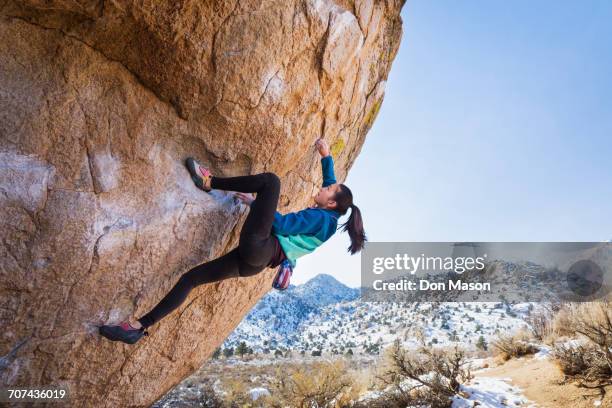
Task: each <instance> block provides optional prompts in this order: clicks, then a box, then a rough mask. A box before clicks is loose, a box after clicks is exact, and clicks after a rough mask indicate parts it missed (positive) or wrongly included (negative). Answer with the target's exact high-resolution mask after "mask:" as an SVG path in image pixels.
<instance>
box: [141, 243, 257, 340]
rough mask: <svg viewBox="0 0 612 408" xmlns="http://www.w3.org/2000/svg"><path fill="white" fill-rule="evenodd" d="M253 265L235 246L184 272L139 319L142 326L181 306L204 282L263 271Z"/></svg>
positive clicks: (148, 324) (145, 326) (150, 323)
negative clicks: (219, 255)
mask: <svg viewBox="0 0 612 408" xmlns="http://www.w3.org/2000/svg"><path fill="white" fill-rule="evenodd" d="M254 269H257V268H254V267H253V266H251V265H248V264H245V263H244V262H242V260H241V259H240V255H239V251H238V248H234V249H233V250H231V251H230V252H228V253H227V254H225V255H223V256H221V257H219V258H217V259H214V260H212V261H210V262H206V263H204V264H202V265H199V266H196V267H195V268H193V269H191V270H190V271H189V272H186V273H184V274H183V276H181V277H180V279H179V280H178V282H177V283H176V284H175V285H174V287H173V288H172V289H171V290H170V292H168V294H167V295H166V296H165V297H164V298H163V299H162V300H161V301H160V302H159V303H158V304H157V306H155V307H154V308H153V310H151V311H150V312H149V313H147V314H146V315H144V316H143V317H141V318H140V319H138V322H139V323H140V324H141V325H142V327H144V328H147V327H149V326H151V325H153V324H155V323H157V322H158V321H160V320H161V319H162V318H163V317H164V316H166V315H167V314H168V313H170V312H172V311H173V310H174V309H176V308H177V307H179V306H180V305H181V304H182V303H183V302H184V301H185V299H186V298H187V295H188V294H189V292H191V289H193V288H195V287H196V286H199V285H202V284H204V283H210V282H217V281H220V280H224V279H228V278H235V277H238V276H250V275H254V274H255V273H257V272H259V271H261V270H262V269H263V268H261V269H259V270H257V271H255V270H254Z"/></svg>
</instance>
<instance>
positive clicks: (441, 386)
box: [369, 340, 472, 408]
mask: <svg viewBox="0 0 612 408" xmlns="http://www.w3.org/2000/svg"><path fill="white" fill-rule="evenodd" d="M384 364H385V365H384V367H383V368H382V370H381V372H380V373H379V374H378V375H377V376H376V377H377V379H378V380H379V381H380V382H381V383H382V384H383V385H384V386H385V391H384V392H383V395H382V396H381V398H380V399H379V400H378V401H376V402H371V404H370V405H369V406H389V407H405V406H407V405H410V406H413V405H419V406H420V405H425V406H428V407H431V408H448V407H450V406H451V404H452V397H453V396H455V395H458V393H459V391H460V386H461V384H462V383H465V382H468V381H469V380H470V379H471V378H472V375H471V373H470V370H469V367H468V366H467V358H466V356H465V352H464V351H463V350H461V349H459V348H458V347H454V348H452V349H441V348H428V347H426V346H425V345H421V347H420V348H419V349H418V350H416V351H413V350H410V351H408V350H405V349H403V348H402V347H401V346H400V343H399V341H398V340H396V341H395V342H394V343H393V345H392V346H391V347H389V348H388V349H387V350H386V352H385V363H384ZM378 404H380V405H378Z"/></svg>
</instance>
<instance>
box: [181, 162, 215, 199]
mask: <svg viewBox="0 0 612 408" xmlns="http://www.w3.org/2000/svg"><path fill="white" fill-rule="evenodd" d="M185 165H186V166H187V170H189V174H191V179H192V180H193V182H194V183H195V185H196V186H198V188H199V189H200V190H204V191H206V192H207V193H208V192H210V190H211V189H210V188H208V189H207V188H206V182H207V181H208V180H209V179H210V178H211V177H212V174H211V173H210V170H208V169H207V168H206V167H202V166H200V164H199V163H198V162H197V161H195V160H194V159H193V158H191V157H188V158H187V160H185Z"/></svg>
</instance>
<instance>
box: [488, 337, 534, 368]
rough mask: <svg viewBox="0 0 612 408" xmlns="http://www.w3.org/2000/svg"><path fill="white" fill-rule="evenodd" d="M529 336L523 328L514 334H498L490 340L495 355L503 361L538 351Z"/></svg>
mask: <svg viewBox="0 0 612 408" xmlns="http://www.w3.org/2000/svg"><path fill="white" fill-rule="evenodd" d="M530 340H531V336H530V335H529V333H527V332H526V331H524V330H520V331H518V332H517V333H515V334H511V335H505V336H499V337H498V338H497V339H496V340H494V341H492V342H491V345H492V346H493V349H494V350H495V355H496V356H498V357H500V358H501V359H502V360H504V361H508V360H510V359H511V358H518V357H522V356H526V355H530V354H535V353H537V352H538V350H539V348H538V347H537V346H536V345H534V344H532V343H531V342H530Z"/></svg>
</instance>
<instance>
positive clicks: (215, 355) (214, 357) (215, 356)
mask: <svg viewBox="0 0 612 408" xmlns="http://www.w3.org/2000/svg"><path fill="white" fill-rule="evenodd" d="M220 356H221V347H217V349H216V350H215V352H214V353H213V355H212V358H213V360H216V359H218V358H219V357H220Z"/></svg>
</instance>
